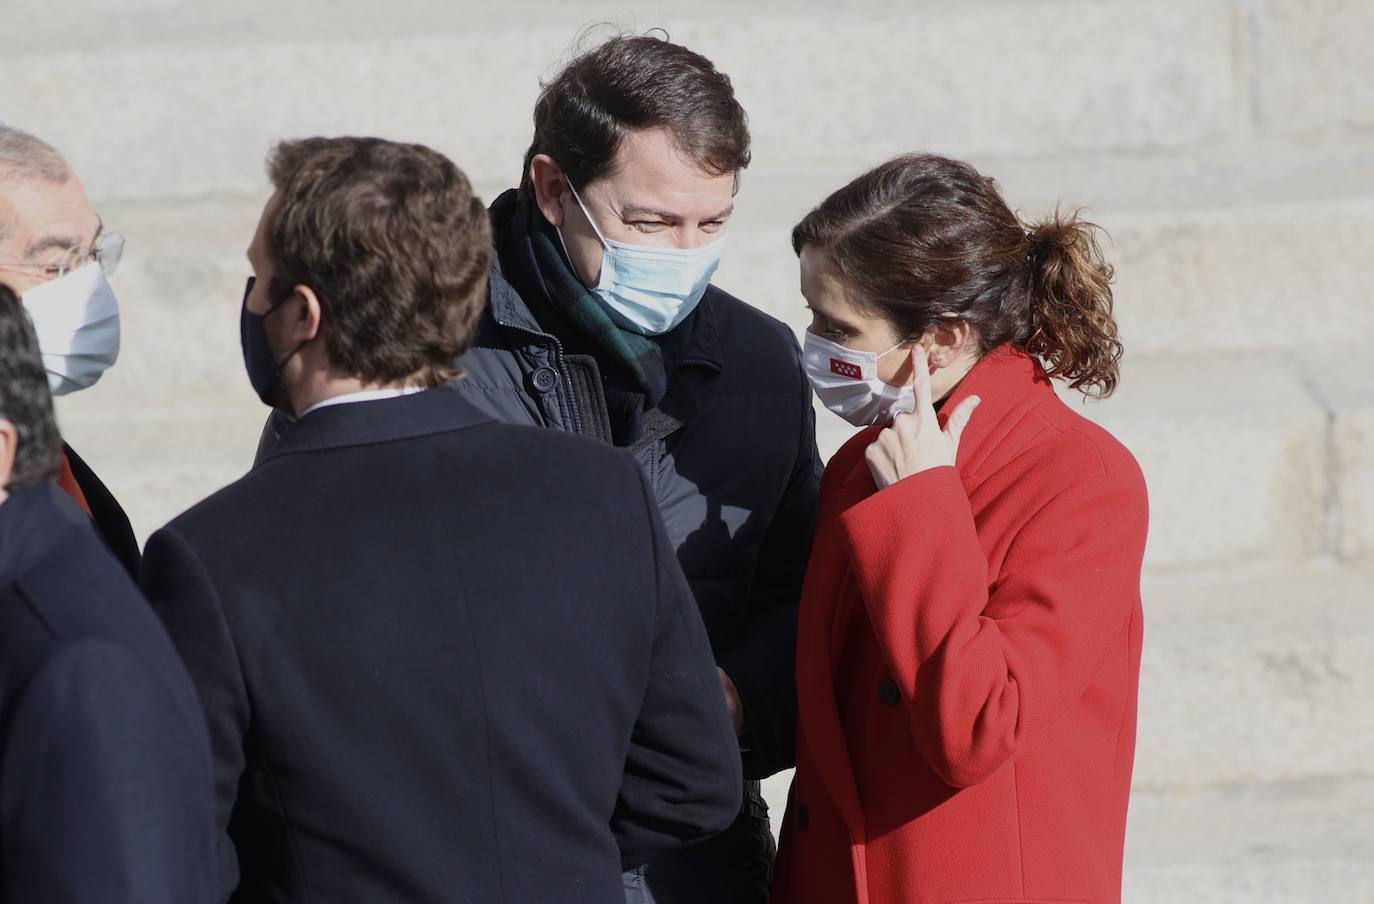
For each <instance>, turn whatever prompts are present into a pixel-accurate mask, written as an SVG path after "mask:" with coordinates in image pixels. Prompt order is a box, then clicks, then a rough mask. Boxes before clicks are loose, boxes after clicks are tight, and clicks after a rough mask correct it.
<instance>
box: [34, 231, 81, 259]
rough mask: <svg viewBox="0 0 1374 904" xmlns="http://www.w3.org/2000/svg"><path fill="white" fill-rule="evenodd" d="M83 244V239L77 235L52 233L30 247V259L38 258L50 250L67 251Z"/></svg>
mask: <svg viewBox="0 0 1374 904" xmlns="http://www.w3.org/2000/svg"><path fill="white" fill-rule="evenodd" d="M80 244H81V237H80V236H76V235H64V234H62V233H60V232H52V233H49V234H47V235H45V236H43V237H42V238H41V239H39V240H38V241H36V242H34V243H33V244H32V245H30V246H29V254H28V256H29V257H31V258H32V257H37V256H38V255H40V254H42V253H43V252H44V251H47V250H48V249H49V248H60V249H62V250H63V251H66V250H67V249H69V248H75V247H76V246H77V245H80Z"/></svg>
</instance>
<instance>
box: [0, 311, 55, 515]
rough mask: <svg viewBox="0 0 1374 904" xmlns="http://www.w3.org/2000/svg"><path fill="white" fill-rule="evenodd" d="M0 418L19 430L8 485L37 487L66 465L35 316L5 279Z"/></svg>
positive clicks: (0, 344)
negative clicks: (31, 315) (31, 314)
mask: <svg viewBox="0 0 1374 904" xmlns="http://www.w3.org/2000/svg"><path fill="white" fill-rule="evenodd" d="M0 418H4V419H5V420H7V421H9V422H10V423H12V424H14V429H15V432H16V433H17V434H18V435H19V444H18V448H17V449H15V453H14V468H13V470H12V471H11V472H10V479H9V483H7V484H6V485H5V489H7V490H22V489H26V488H28V487H32V486H37V485H38V484H40V483H43V482H44V481H47V480H52V479H53V478H55V477H56V476H57V472H58V470H59V469H60V468H61V467H62V437H61V435H60V434H59V433H58V432H57V419H56V418H55V417H54V416H53V410H52V393H51V392H50V391H49V390H48V373H47V371H46V370H45V369H44V368H43V358H42V356H41V355H40V354H39V351H38V337H37V336H36V335H34V332H33V324H31V323H30V322H29V315H28V313H27V312H26V311H25V310H24V306H23V305H22V304H20V302H19V297H18V296H17V295H15V294H14V292H13V291H11V289H10V287H9V286H6V285H3V284H0Z"/></svg>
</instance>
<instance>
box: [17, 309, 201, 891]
mask: <svg viewBox="0 0 1374 904" xmlns="http://www.w3.org/2000/svg"><path fill="white" fill-rule="evenodd" d="M61 455H62V445H61V440H60V439H59V437H58V435H57V426H56V424H55V422H54V420H53V412H52V400H51V397H50V395H49V389H48V378H47V376H46V375H45V373H44V366H43V362H42V360H41V358H40V357H39V349H38V340H37V338H36V337H35V336H34V333H33V330H32V327H31V326H30V324H29V322H28V318H27V316H26V315H25V313H24V310H23V308H22V307H21V306H20V303H19V301H18V299H17V298H16V296H15V295H14V293H13V292H11V291H10V290H9V289H8V288H6V287H5V286H3V285H0V709H2V710H3V712H4V719H3V721H0V726H3V727H0V901H5V902H16V904H18V902H25V904H28V902H47V901H62V902H70V904H82V902H89V904H201V902H208V901H210V900H211V898H210V879H211V876H212V868H213V862H214V861H213V857H212V854H213V844H212V839H211V824H212V822H211V806H210V802H211V790H210V752H209V744H208V740H207V737H206V732H205V721H204V718H203V716H202V715H201V712H200V707H199V705H198V701H197V700H196V695H195V690H194V689H193V688H192V687H191V683H190V680H189V679H188V677H187V675H186V671H185V669H184V668H183V666H182V664H181V661H180V660H179V659H178V658H177V655H176V651H175V650H174V649H173V648H172V645H171V643H170V642H169V641H168V639H167V635H166V633H165V632H164V631H163V629H162V626H161V625H160V624H158V621H157V617H156V616H155V615H154V614H153V612H152V611H151V610H150V609H149V608H148V605H147V603H146V602H145V601H144V600H143V599H142V597H141V596H139V593H138V590H137V588H136V587H135V586H134V585H133V583H132V581H130V579H129V577H128V575H127V574H126V573H125V572H124V570H123V569H122V568H121V567H120V566H119V564H118V563H117V562H116V561H115V560H114V559H113V558H112V557H111V555H110V553H109V552H108V551H107V550H106V548H105V546H104V545H103V544H102V543H101V541H100V539H99V538H98V537H97V536H96V533H95V531H94V530H93V529H92V525H91V522H90V519H89V518H88V517H87V516H86V515H85V513H84V512H82V511H81V510H80V509H79V508H77V506H76V504H75V503H74V502H73V501H72V500H71V498H70V497H69V496H68V495H67V494H66V493H63V492H62V491H61V490H59V489H58V488H57V486H56V484H55V483H54V478H55V477H56V475H57V473H58V467H59V464H60V461H61Z"/></svg>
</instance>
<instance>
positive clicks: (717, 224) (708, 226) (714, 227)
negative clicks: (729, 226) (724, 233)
mask: <svg viewBox="0 0 1374 904" xmlns="http://www.w3.org/2000/svg"><path fill="white" fill-rule="evenodd" d="M724 225H725V221H724V220H711V221H710V222H709V223H702V224H701V231H702V232H719V231H720V228H721V227H722V226H724Z"/></svg>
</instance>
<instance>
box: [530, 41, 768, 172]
mask: <svg viewBox="0 0 1374 904" xmlns="http://www.w3.org/2000/svg"><path fill="white" fill-rule="evenodd" d="M653 128H664V129H667V130H668V131H669V133H670V134H671V135H672V136H673V139H674V140H675V141H676V142H677V144H678V146H679V147H680V148H681V149H682V151H683V153H684V154H686V155H687V157H688V158H689V159H690V160H692V161H694V162H695V163H696V164H697V165H698V166H700V167H701V168H702V169H703V170H705V171H706V172H708V173H712V174H714V175H724V174H725V173H734V174H738V173H739V172H740V171H741V170H743V169H744V168H745V167H747V166H748V165H749V121H748V118H747V117H746V116H745V115H744V108H743V107H741V106H740V105H739V101H737V100H735V90H734V87H733V86H732V85H731V84H730V77H729V76H727V75H726V74H725V73H723V72H719V71H718V70H717V69H716V67H715V66H714V65H713V64H712V63H711V61H710V60H708V59H706V57H704V56H702V55H701V54H699V53H695V52H693V51H691V50H688V49H687V48H686V47H683V46H682V45H680V44H673V43H670V42H669V41H668V40H667V33H666V32H665V33H663V36H662V37H658V36H656V35H654V34H646V35H617V36H615V37H613V38H611V39H609V40H607V41H605V42H603V43H601V44H600V45H598V46H596V47H594V48H592V49H591V50H588V51H586V52H585V53H582V54H580V55H579V56H577V57H576V58H574V59H573V60H572V62H570V63H568V64H567V65H566V66H564V67H563V69H562V71H560V72H559V73H558V74H557V75H556V76H554V77H553V79H552V81H549V82H548V83H547V84H545V85H544V86H543V90H542V91H541V92H540V94H539V100H538V101H536V102H535V105H534V139H533V140H532V141H531V142H530V146H529V150H527V151H526V152H525V169H524V171H523V173H521V177H520V196H521V197H522V198H529V197H530V193H531V192H532V191H533V187H532V185H531V183H530V163H531V162H532V161H533V160H534V157H535V155H536V154H547V155H549V156H550V157H552V158H553V159H554V160H555V161H557V162H558V165H559V166H560V167H562V169H563V172H564V173H566V174H567V176H568V179H569V180H570V181H571V182H572V183H573V185H574V186H575V187H577V188H581V187H582V186H584V185H587V184H588V183H590V182H594V181H596V180H597V179H599V178H600V177H602V176H604V175H606V174H607V173H608V172H609V171H610V169H611V167H612V165H613V164H614V162H615V155H616V152H617V151H618V150H619V149H620V141H621V139H622V138H623V137H624V135H625V133H626V132H627V131H630V130H640V129H653Z"/></svg>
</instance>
